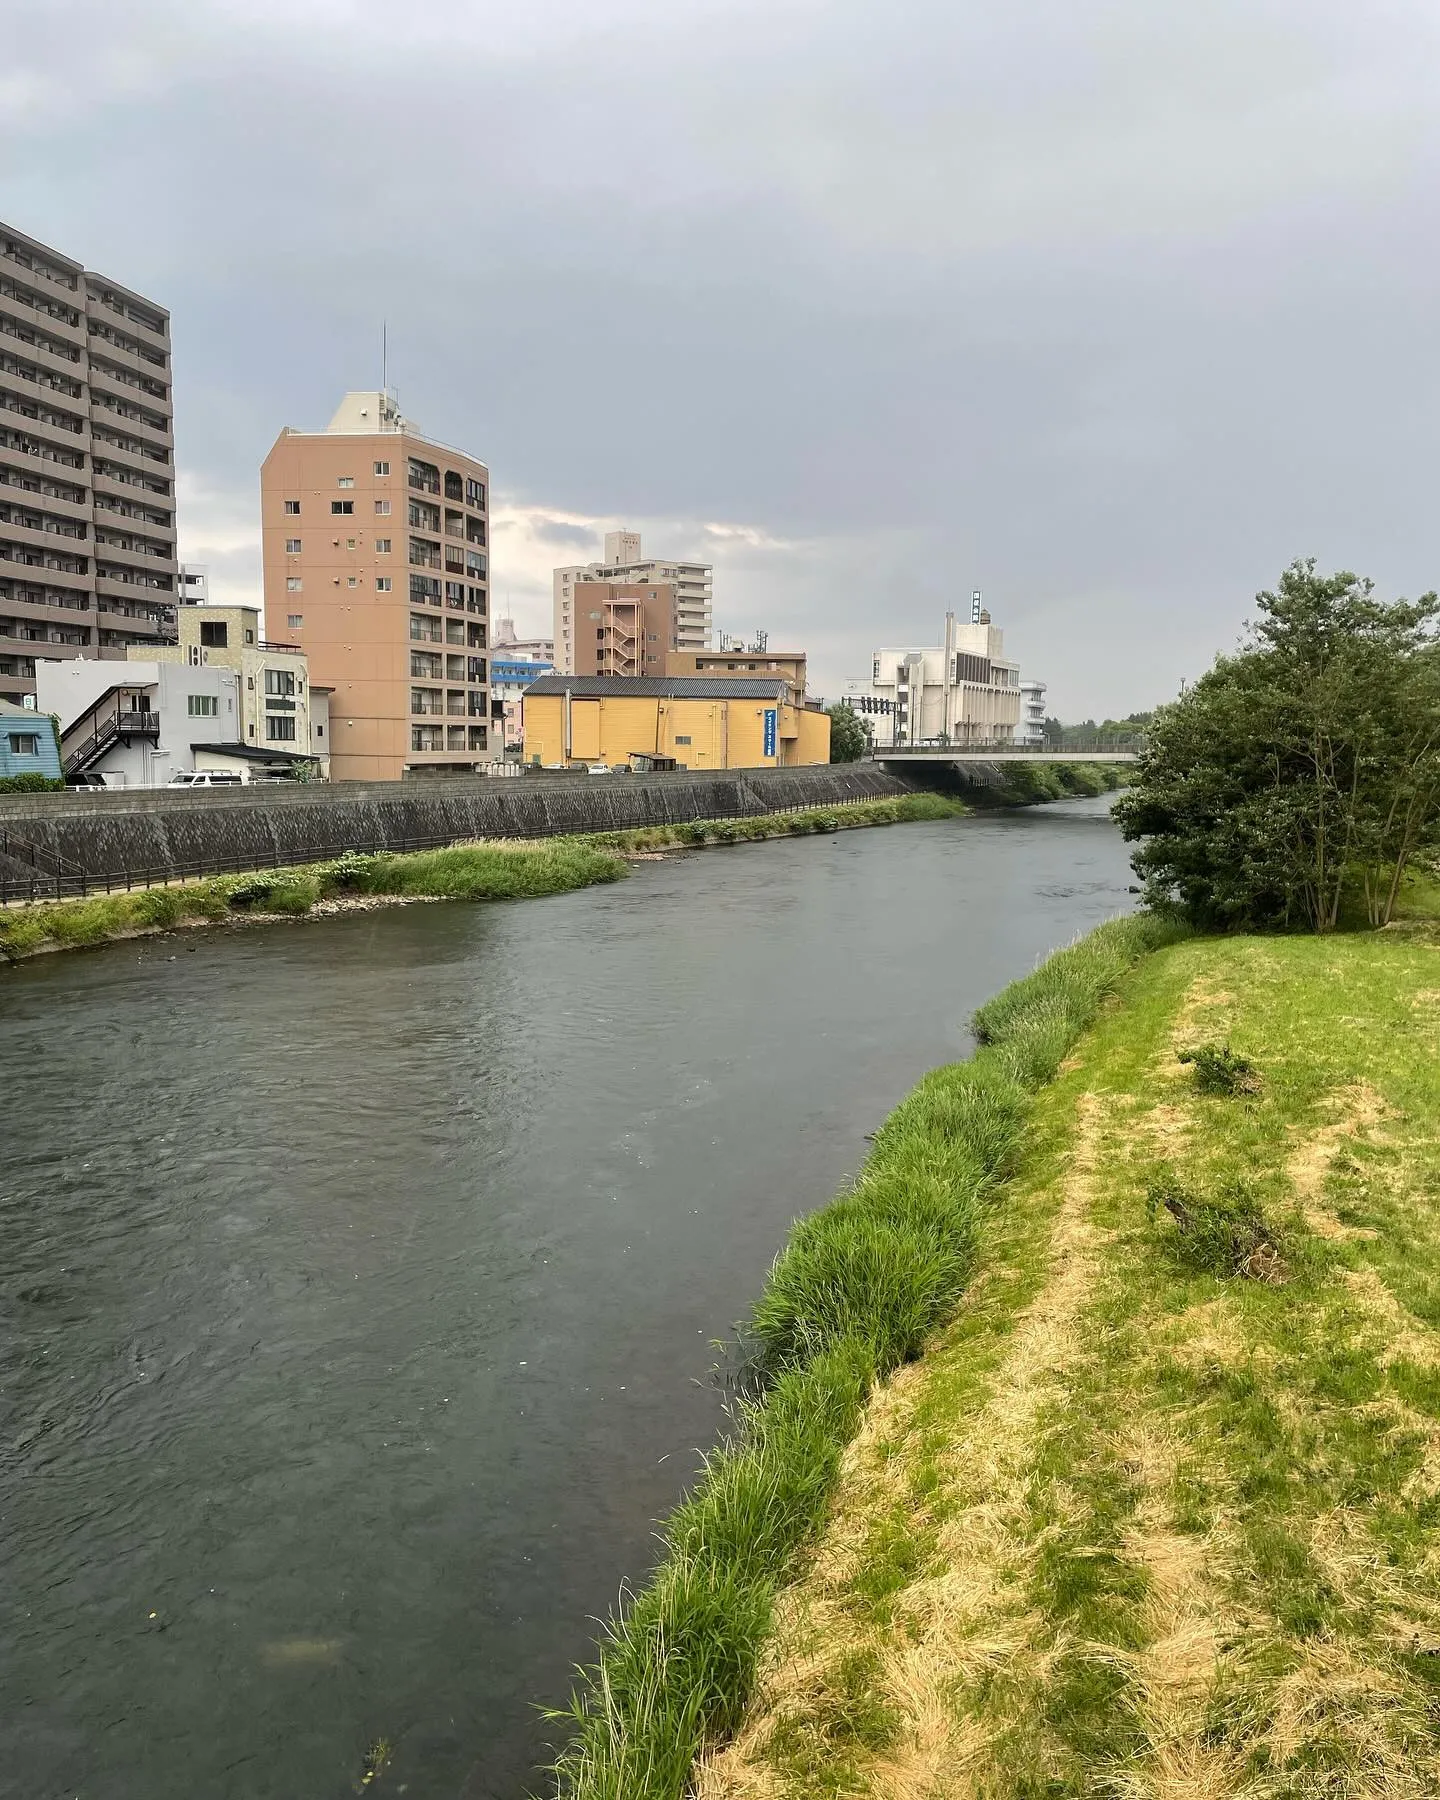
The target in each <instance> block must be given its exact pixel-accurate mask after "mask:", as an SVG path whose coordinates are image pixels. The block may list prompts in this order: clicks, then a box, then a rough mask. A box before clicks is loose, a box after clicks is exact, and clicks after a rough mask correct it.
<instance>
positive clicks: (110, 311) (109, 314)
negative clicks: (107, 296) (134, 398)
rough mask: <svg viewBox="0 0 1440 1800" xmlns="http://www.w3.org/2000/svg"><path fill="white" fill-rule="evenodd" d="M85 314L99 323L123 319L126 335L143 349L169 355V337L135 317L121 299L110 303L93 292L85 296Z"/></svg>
mask: <svg viewBox="0 0 1440 1800" xmlns="http://www.w3.org/2000/svg"><path fill="white" fill-rule="evenodd" d="M85 315H86V318H87V320H88V319H94V320H95V321H96V322H97V323H99V324H101V325H108V324H109V323H110V322H111V321H112V320H115V321H118V320H120V319H123V320H124V321H125V323H124V326H123V328H122V327H119V326H118V325H117V329H123V330H124V332H125V335H126V337H132V338H134V340H135V341H136V343H137V344H139V345H140V346H141V347H142V348H143V349H146V350H154V351H156V352H158V353H159V354H160V355H161V356H164V357H168V356H169V355H170V339H169V336H168V335H167V334H166V333H165V332H163V331H156V330H155V329H154V328H153V327H152V326H151V325H150V324H148V323H147V321H146V320H144V319H141V318H137V317H136V315H135V312H134V311H133V309H132V308H131V307H129V306H128V305H127V304H126V303H125V302H124V301H123V300H117V301H116V302H114V303H112V302H110V301H106V300H102V299H101V298H100V296H99V295H98V294H96V293H94V292H90V293H87V294H86V296H85Z"/></svg>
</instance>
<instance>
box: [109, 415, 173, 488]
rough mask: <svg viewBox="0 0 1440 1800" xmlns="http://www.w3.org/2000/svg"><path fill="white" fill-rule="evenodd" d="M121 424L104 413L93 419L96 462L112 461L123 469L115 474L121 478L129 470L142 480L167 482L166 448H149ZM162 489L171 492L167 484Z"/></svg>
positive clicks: (167, 459)
mask: <svg viewBox="0 0 1440 1800" xmlns="http://www.w3.org/2000/svg"><path fill="white" fill-rule="evenodd" d="M122 425H123V421H116V422H114V423H112V422H110V421H109V420H108V419H107V418H106V416H105V415H104V414H103V413H102V414H101V416H100V417H99V418H98V419H97V420H96V421H95V430H94V433H93V434H92V435H93V442H92V454H93V455H94V457H95V460H96V462H97V463H99V462H106V463H112V464H113V465H114V466H115V467H116V468H118V469H119V470H121V471H122V473H121V474H120V476H119V477H118V479H119V480H122V481H123V480H124V479H125V474H126V473H129V474H133V475H137V476H139V477H140V479H141V482H142V484H143V483H144V482H145V481H146V478H147V477H148V478H149V480H152V481H156V480H163V481H165V482H167V483H168V482H169V479H170V454H169V452H168V451H165V450H154V449H151V448H150V447H149V446H148V445H147V444H144V443H142V442H141V440H140V439H139V438H138V437H134V436H132V435H130V433H128V432H126V431H124V430H123V429H121V426H122ZM161 470H164V474H163V475H162V474H161V473H160V471H161ZM162 491H163V492H164V493H167V494H168V493H169V492H170V489H169V487H168V485H167V486H166V487H165V488H164V489H163V490H162Z"/></svg>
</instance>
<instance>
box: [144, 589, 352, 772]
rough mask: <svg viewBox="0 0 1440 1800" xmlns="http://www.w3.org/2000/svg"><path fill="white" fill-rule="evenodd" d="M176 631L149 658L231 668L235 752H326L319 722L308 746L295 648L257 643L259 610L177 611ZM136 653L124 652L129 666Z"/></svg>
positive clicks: (263, 756)
mask: <svg viewBox="0 0 1440 1800" xmlns="http://www.w3.org/2000/svg"><path fill="white" fill-rule="evenodd" d="M178 627H179V642H178V643H176V644H174V645H172V646H169V647H167V648H166V649H163V650H155V651H152V652H151V653H150V655H151V660H153V661H156V662H170V663H185V664H187V665H188V666H189V667H190V668H193V669H203V668H217V669H233V670H234V672H235V674H236V675H237V676H238V677H239V698H240V706H239V714H238V718H237V719H236V720H235V721H234V723H235V726H236V728H237V730H236V732H235V733H232V739H231V741H232V742H234V743H235V744H236V745H237V748H238V749H239V750H240V751H242V752H246V751H248V752H250V753H252V755H253V756H254V760H255V761H256V762H257V763H269V762H273V761H275V760H276V759H277V758H278V759H280V760H282V761H294V760H299V759H308V758H310V757H311V756H322V755H325V754H326V753H327V748H328V747H327V746H326V744H325V741H324V729H323V724H322V726H321V737H320V741H319V742H318V743H317V742H316V741H315V722H314V720H313V718H312V713H311V699H312V695H311V688H310V669H309V659H308V658H307V656H306V654H305V652H304V651H303V650H302V649H301V648H300V647H299V645H298V644H285V643H277V642H274V641H272V640H270V639H268V638H266V637H265V635H264V633H263V631H262V630H261V627H260V609H259V607H256V606H220V605H216V604H213V603H208V604H206V605H204V606H199V605H196V606H182V607H181V608H180V611H179V619H178ZM144 655H145V652H144V651H140V650H132V651H131V652H130V657H131V660H132V661H135V660H140V659H141V658H143V657H144ZM256 752H258V753H259V754H254V753H256Z"/></svg>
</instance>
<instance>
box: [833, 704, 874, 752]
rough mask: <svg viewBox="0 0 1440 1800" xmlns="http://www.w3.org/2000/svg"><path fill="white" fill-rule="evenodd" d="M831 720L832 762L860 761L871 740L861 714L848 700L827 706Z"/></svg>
mask: <svg viewBox="0 0 1440 1800" xmlns="http://www.w3.org/2000/svg"><path fill="white" fill-rule="evenodd" d="M826 712H827V715H828V717H829V720H830V760H831V762H832V763H843V762H859V760H860V758H861V757H862V756H863V755H864V754H865V750H866V747H867V746H868V744H869V742H870V734H869V732H867V731H866V729H865V726H864V724H863V723H862V721H861V719H860V715H859V714H858V713H857V712H856V711H855V709H854V708H853V707H852V706H851V705H850V703H849V701H848V700H842V701H840V702H839V704H838V705H836V706H831V707H827V708H826Z"/></svg>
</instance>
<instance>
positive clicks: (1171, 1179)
mask: <svg viewBox="0 0 1440 1800" xmlns="http://www.w3.org/2000/svg"><path fill="white" fill-rule="evenodd" d="M1435 952H1436V945H1435V942H1434V940H1433V939H1432V938H1428V937H1427V938H1423V939H1419V940H1416V939H1414V938H1407V937H1406V936H1404V935H1402V934H1400V933H1399V932H1395V931H1391V932H1384V933H1379V934H1374V935H1359V934H1355V935H1350V936H1347V937H1344V938H1339V939H1329V938H1318V937H1307V938H1301V937H1286V938H1263V939H1262V938H1254V937H1250V938H1238V939H1236V938H1230V939H1219V938H1211V939H1204V940H1192V941H1189V942H1183V943H1179V944H1176V945H1173V946H1171V947H1170V948H1168V949H1165V950H1164V951H1162V952H1161V953H1160V954H1157V955H1155V956H1152V957H1150V958H1148V959H1146V960H1145V961H1144V962H1143V963H1142V964H1141V966H1140V967H1139V968H1138V969H1137V970H1136V971H1135V972H1134V973H1133V974H1132V975H1131V976H1130V977H1129V978H1128V979H1127V981H1126V982H1125V984H1124V990H1123V1004H1122V1005H1121V1006H1120V1007H1119V1008H1118V1009H1117V1010H1111V1011H1105V1012H1104V1013H1102V1016H1101V1018H1100V1020H1099V1022H1098V1024H1097V1025H1096V1027H1095V1028H1094V1030H1093V1031H1092V1032H1091V1033H1090V1034H1089V1035H1088V1036H1087V1037H1086V1038H1085V1039H1083V1040H1082V1042H1081V1044H1080V1046H1079V1048H1078V1050H1077V1051H1076V1052H1075V1053H1073V1054H1072V1056H1071V1057H1069V1058H1067V1059H1066V1063H1065V1066H1064V1068H1063V1070H1062V1072H1061V1076H1060V1079H1059V1080H1058V1081H1057V1082H1056V1083H1055V1085H1054V1086H1053V1087H1051V1088H1049V1089H1048V1090H1047V1091H1045V1092H1044V1093H1043V1094H1041V1095H1040V1096H1039V1097H1038V1099H1037V1100H1036V1102H1035V1105H1034V1109H1033V1113H1032V1117H1031V1122H1030V1131H1029V1139H1028V1144H1027V1149H1026V1154H1025V1157H1024V1160H1023V1164H1022V1166H1021V1168H1020V1171H1019V1173H1018V1176H1017V1178H1016V1179H1015V1181H1014V1182H1013V1183H1012V1185H1011V1189H1010V1192H1009V1194H1008V1196H1007V1201H1006V1205H1005V1206H1004V1208H1003V1209H995V1210H992V1211H990V1212H989V1213H987V1214H986V1215H985V1217H984V1219H983V1221H982V1224H981V1227H980V1231H979V1240H978V1265H979V1267H980V1269H982V1270H983V1272H984V1277H985V1278H984V1280H983V1281H978V1282H976V1283H974V1284H972V1287H971V1290H970V1292H969V1294H968V1295H967V1296H966V1298H965V1300H964V1301H963V1302H962V1304H961V1305H960V1306H959V1308H958V1309H957V1310H956V1312H955V1313H954V1316H953V1317H952V1318H951V1320H950V1322H949V1323H948V1325H947V1326H946V1328H945V1329H944V1330H943V1331H942V1332H940V1333H939V1334H938V1336H936V1337H935V1338H934V1339H933V1340H932V1342H931V1343H930V1345H929V1346H928V1349H927V1353H926V1356H925V1358H924V1360H923V1361H922V1362H919V1363H916V1364H914V1365H913V1366H912V1367H909V1368H906V1369H903V1370H902V1371H901V1372H900V1373H899V1374H898V1375H897V1376H896V1377H895V1378H894V1379H893V1380H892V1381H891V1382H890V1383H889V1384H888V1385H887V1386H886V1387H885V1388H884V1389H883V1390H882V1391H881V1393H880V1394H879V1396H878V1397H877V1399H876V1400H875V1401H874V1402H873V1403H872V1405H871V1407H870V1409H869V1411H868V1413H867V1415H866V1417H865V1421H864V1424H863V1427H862V1429H861V1432H860V1435H859V1436H858V1438H857V1440H856V1442H855V1443H854V1444H853V1446H852V1447H851V1448H850V1450H849V1451H848V1452H847V1454H846V1456H845V1458H844V1463H843V1468H842V1473H841V1477H840V1481H839V1486H838V1489H837V1492H836V1495H835V1498H834V1502H833V1505H832V1507H831V1509H830V1512H829V1515H828V1519H827V1523H826V1527H825V1531H824V1535H823V1537H822V1539H821V1541H820V1543H819V1545H818V1548H817V1550H816V1552H815V1553H814V1554H813V1555H812V1556H811V1557H810V1558H808V1559H807V1561H806V1563H805V1565H804V1567H803V1571H802V1573H801V1576H800V1579H799V1580H798V1581H797V1583H796V1584H795V1585H794V1586H793V1587H792V1588H790V1589H789V1590H787V1591H786V1592H785V1593H784V1594H783V1595H782V1596H781V1598H780V1600H779V1602H778V1604H777V1605H776V1606H775V1608H774V1611H773V1615H772V1617H773V1624H772V1629H771V1632H770V1634H769V1636H768V1637H767V1639H766V1642H765V1648H764V1650H763V1652H762V1654H761V1657H760V1661H759V1668H758V1672H757V1682H756V1689H755V1693H754V1697H753V1699H752V1701H751V1704H750V1705H749V1707H748V1708H747V1709H746V1710H745V1711H744V1713H743V1714H741V1715H739V1716H738V1717H736V1718H735V1719H734V1735H733V1737H732V1739H731V1741H730V1742H729V1743H728V1745H726V1746H720V1745H719V1744H718V1743H717V1745H716V1747H715V1749H714V1750H713V1752H712V1753H711V1754H710V1755H709V1756H708V1758H707V1759H706V1760H705V1761H704V1762H703V1765H702V1767H701V1769H700V1771H699V1772H698V1777H697V1788H696V1791H697V1792H698V1793H699V1794H700V1795H702V1796H704V1797H705V1800H741V1797H742V1796H745V1797H749V1796H758V1795H761V1794H763V1795H766V1796H769V1797H772V1800H780V1797H783V1796H792V1795H793V1796H797V1797H798V1796H801V1795H804V1796H806V1800H811V1797H813V1796H819V1795H840V1794H844V1795H847V1796H849V1795H856V1796H861V1795H863V1796H876V1797H879V1796H885V1797H887V1800H888V1797H890V1796H895V1795H901V1794H904V1795H911V1794H915V1795H920V1794H924V1795H927V1796H929V1795H934V1796H948V1795H961V1794H964V1795H978V1794H984V1795H986V1796H989V1797H991V1800H1012V1797H1013V1800H1020V1797H1021V1796H1027V1797H1028V1796H1036V1795H1042V1794H1057V1795H1058V1794H1074V1795H1079V1794H1092V1793H1094V1794H1099V1793H1105V1794H1117V1795H1118V1794H1135V1795H1141V1794H1144V1795H1155V1796H1161V1795H1163V1796H1173V1797H1175V1800H1179V1797H1180V1796H1202V1795H1203V1796H1206V1797H1207V1800H1209V1797H1212V1796H1213V1797H1214V1800H1222V1797H1224V1800H1228V1797H1231V1796H1235V1797H1238V1796H1241V1795H1244V1796H1247V1797H1248V1796H1257V1797H1261V1796H1264V1797H1269V1796H1274V1797H1276V1800H1278V1797H1279V1796H1282V1795H1283V1796H1298V1795H1301V1794H1306V1795H1312V1794H1313V1795H1324V1796H1336V1797H1339V1796H1342V1795H1343V1796H1346V1797H1347V1800H1361V1797H1367V1800H1368V1797H1373V1800H1380V1797H1382V1796H1384V1797H1385V1800H1402V1797H1403V1800H1410V1797H1415V1800H1418V1797H1419V1796H1421V1795H1431V1794H1435V1793H1440V1711H1437V1704H1436V1691H1437V1679H1440V1676H1437V1664H1440V1628H1437V1619H1440V1606H1437V1602H1440V1581H1437V1573H1440V1223H1437V1219H1436V1214H1435V1209H1434V1205H1433V1200H1432V1198H1431V1196H1432V1195H1433V1194H1434V1192H1435V1189H1436V1185H1437V1182H1440V1145H1437V1142H1436V1138H1435V1134H1434V1132H1433V1130H1432V1129H1431V1121H1433V1119H1434V1117H1435V1109H1436V1105H1437V1100H1440V1093H1437V1085H1440V1081H1437V1063H1436V1057H1435V1049H1436V1033H1437V1029H1440V996H1437V990H1436V988H1435V986H1434V983H1435V963H1436V954H1435ZM1023 1011H1024V1006H1023V1003H1020V1004H1019V1006H1018V1007H1017V1006H1016V1005H1015V1004H1014V1003H1011V1002H1002V1006H1001V1009H1000V1011H999V1014H998V1020H999V1022H1000V1023H1001V1025H1002V1029H1003V1025H1004V1023H1005V1021H1006V1020H1007V1019H1008V1018H1011V1017H1014V1016H1016V1014H1017V1012H1018V1013H1020V1014H1021V1015H1023ZM982 1019H983V1015H982ZM593 1791H608V1790H601V1789H595V1790H593ZM634 1791H635V1792H637V1793H639V1792H647V1793H648V1792H653V1793H657V1794H658V1793H661V1792H666V1791H675V1792H679V1791H681V1790H679V1789H675V1790H666V1789H665V1788H663V1787H662V1786H660V1785H652V1786H651V1787H650V1788H643V1787H640V1786H637V1787H636V1788H635V1789H634Z"/></svg>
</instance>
